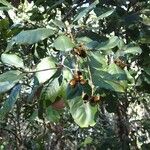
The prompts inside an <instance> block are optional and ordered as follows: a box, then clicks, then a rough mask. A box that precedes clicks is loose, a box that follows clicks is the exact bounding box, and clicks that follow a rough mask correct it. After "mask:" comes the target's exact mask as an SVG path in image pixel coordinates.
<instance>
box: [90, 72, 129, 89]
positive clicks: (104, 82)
mask: <svg viewBox="0 0 150 150" xmlns="http://www.w3.org/2000/svg"><path fill="white" fill-rule="evenodd" d="M109 76H110V77H109ZM109 76H108V75H105V74H104V75H103V74H101V72H99V71H97V72H95V73H94V74H92V79H93V83H94V85H95V86H97V88H100V89H106V90H110V91H115V92H125V90H126V88H127V83H126V81H125V80H114V76H113V75H111V74H110V75H109Z"/></svg>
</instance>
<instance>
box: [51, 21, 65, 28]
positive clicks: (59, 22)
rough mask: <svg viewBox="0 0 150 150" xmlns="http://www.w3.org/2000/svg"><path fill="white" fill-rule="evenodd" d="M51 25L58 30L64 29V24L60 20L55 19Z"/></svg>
mask: <svg viewBox="0 0 150 150" xmlns="http://www.w3.org/2000/svg"><path fill="white" fill-rule="evenodd" d="M53 23H54V24H55V25H56V26H58V27H59V28H66V26H65V24H64V23H63V22H62V21H60V20H57V19H55V20H53Z"/></svg>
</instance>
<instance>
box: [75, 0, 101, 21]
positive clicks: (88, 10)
mask: <svg viewBox="0 0 150 150" xmlns="http://www.w3.org/2000/svg"><path fill="white" fill-rule="evenodd" d="M97 4H98V1H97V0H96V1H95V2H94V3H92V4H91V5H90V6H88V7H86V8H85V9H84V10H83V11H81V12H79V14H77V15H76V16H75V18H74V20H73V21H74V22H75V21H78V20H79V19H80V18H82V17H84V16H85V15H87V14H88V13H89V12H90V11H91V10H92V9H94V8H95V6H96V5H97Z"/></svg>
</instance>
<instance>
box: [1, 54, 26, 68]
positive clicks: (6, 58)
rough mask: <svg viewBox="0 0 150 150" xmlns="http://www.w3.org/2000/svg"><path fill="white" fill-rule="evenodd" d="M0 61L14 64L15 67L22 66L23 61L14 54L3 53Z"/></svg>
mask: <svg viewBox="0 0 150 150" xmlns="http://www.w3.org/2000/svg"><path fill="white" fill-rule="evenodd" d="M1 61H2V62H3V63H4V64H6V65H11V66H15V67H17V68H24V63H23V60H22V58H20V57H19V56H17V55H16V54H5V53H3V54H2V55H1Z"/></svg>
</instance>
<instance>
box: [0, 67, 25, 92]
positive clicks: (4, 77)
mask: <svg viewBox="0 0 150 150" xmlns="http://www.w3.org/2000/svg"><path fill="white" fill-rule="evenodd" d="M23 76H24V74H21V72H20V71H15V70H12V71H7V72H5V73H3V74H1V75H0V93H3V92H6V91H8V90H10V89H11V88H12V87H13V86H15V84H16V83H17V82H18V81H19V80H20V79H21V78H22V77H23Z"/></svg>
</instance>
